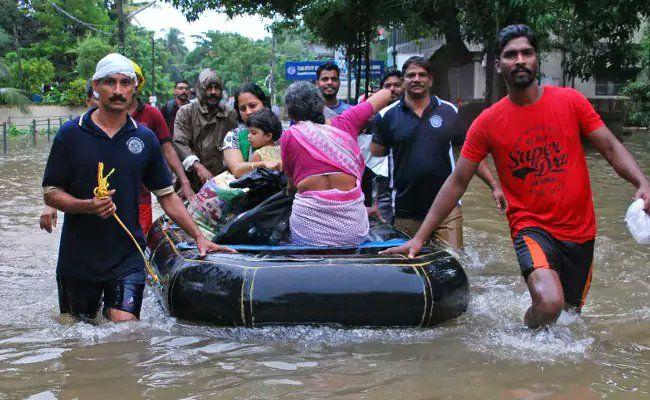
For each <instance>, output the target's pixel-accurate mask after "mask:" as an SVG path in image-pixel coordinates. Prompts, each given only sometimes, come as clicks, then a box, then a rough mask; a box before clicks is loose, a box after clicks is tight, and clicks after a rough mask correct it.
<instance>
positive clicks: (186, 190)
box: [161, 142, 196, 201]
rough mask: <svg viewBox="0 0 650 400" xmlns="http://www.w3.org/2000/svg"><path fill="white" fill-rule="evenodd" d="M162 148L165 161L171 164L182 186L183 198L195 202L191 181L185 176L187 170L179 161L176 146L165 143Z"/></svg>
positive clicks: (170, 166)
mask: <svg viewBox="0 0 650 400" xmlns="http://www.w3.org/2000/svg"><path fill="white" fill-rule="evenodd" d="M161 147H162V152H163V155H164V156H165V160H166V161H167V164H169V168H171V169H172V172H174V174H175V175H176V178H178V181H179V182H180V184H181V193H182V194H183V197H184V198H185V199H187V200H188V201H193V200H194V198H195V197H196V194H195V193H194V191H193V190H192V186H191V185H190V180H189V179H187V175H185V170H184V169H183V166H182V165H181V161H180V160H179V159H178V154H177V153H176V150H175V149H174V145H172V143H171V142H165V143H163V144H162V145H161Z"/></svg>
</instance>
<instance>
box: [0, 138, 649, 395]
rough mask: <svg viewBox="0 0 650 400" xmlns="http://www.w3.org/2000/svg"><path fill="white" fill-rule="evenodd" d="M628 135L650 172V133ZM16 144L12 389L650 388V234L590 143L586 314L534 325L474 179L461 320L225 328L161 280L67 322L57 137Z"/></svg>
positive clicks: (0, 372) (1, 301) (9, 195)
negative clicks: (103, 315) (591, 231)
mask: <svg viewBox="0 0 650 400" xmlns="http://www.w3.org/2000/svg"><path fill="white" fill-rule="evenodd" d="M625 144H626V146H627V147H628V148H629V149H630V150H631V151H632V153H633V154H634V155H635V157H637V159H639V160H640V163H641V166H642V168H643V169H644V171H645V172H646V173H650V136H649V135H648V134H636V135H633V136H631V137H629V138H626V143H625ZM12 146H13V147H12V149H11V150H10V154H9V156H0V204H2V207H1V208H0V228H1V229H0V311H1V315H2V323H1V324H0V399H5V398H30V397H31V398H33V399H54V398H58V399H67V398H75V397H78V398H82V399H83V398H99V399H101V398H111V399H115V398H143V397H144V398H156V399H178V398H192V399H202V398H236V399H268V398H277V399H280V398H281V399H304V398H323V399H329V398H341V399H359V398H364V399H393V398H408V399H476V398H479V397H480V398H484V399H492V398H495V399H531V398H532V399H598V398H609V399H639V398H650V394H649V392H650V382H649V379H650V378H648V376H649V370H650V352H649V349H650V322H649V320H648V318H649V317H650V307H649V306H648V300H649V296H648V289H649V281H648V276H649V274H648V272H649V271H650V269H649V267H650V247H647V246H646V247H643V246H641V245H638V244H636V243H635V242H634V241H633V239H632V238H631V236H630V235H629V233H628V232H627V228H626V227H625V223H624V221H623V218H624V214H625V210H626V209H627V206H628V205H629V203H630V199H631V196H632V195H633V193H634V190H633V188H632V187H631V186H630V185H628V184H626V183H624V182H623V181H622V180H621V179H619V178H618V177H617V176H616V175H615V173H614V172H613V170H612V169H611V168H610V167H609V166H608V164H607V163H606V161H604V160H603V159H602V158H601V157H600V156H597V155H596V154H594V153H593V152H590V153H589V155H588V161H589V165H590V171H591V178H592V184H593V190H594V199H595V205H596V214H597V218H598V226H599V236H598V239H597V241H596V254H595V263H594V265H595V273H594V281H593V284H592V288H591V292H590V295H589V297H588V300H587V305H586V307H585V309H584V313H583V315H582V316H581V317H576V316H571V315H563V316H562V317H561V320H560V323H559V324H558V326H555V327H553V328H552V329H550V330H549V331H542V332H531V331H529V330H526V329H524V328H523V326H522V322H521V320H522V314H523V312H524V311H525V309H526V308H527V307H528V306H529V305H530V299H529V297H528V294H527V292H526V288H525V285H524V283H523V281H522V280H521V278H520V277H519V273H518V267H517V265H516V261H515V254H514V251H513V249H512V245H511V243H510V239H509V234H508V229H507V224H506V222H505V219H504V218H502V217H500V216H498V214H497V213H496V210H495V209H494V207H493V205H492V201H491V199H490V196H489V193H488V191H487V190H486V189H485V187H484V186H483V184H482V183H480V182H479V181H478V180H475V181H474V182H472V185H471V187H470V192H469V194H468V195H466V196H465V198H464V205H463V206H464V213H465V242H466V245H467V253H468V256H467V257H466V258H465V260H464V262H465V265H466V269H467V272H468V274H469V277H470V284H471V291H472V298H471V301H470V306H469V309H468V311H467V313H465V314H464V315H463V316H461V317H460V318H458V319H457V320H456V321H453V322H451V323H448V324H446V325H443V326H440V327H437V328H434V329H428V330H421V329H393V330H371V329H356V330H343V329H334V328H312V327H292V328H259V329H257V328H256V329H238V328H230V329H224V328H215V327H203V326H196V325H191V324H188V323H184V322H179V321H176V320H175V319H173V318H170V317H168V316H166V315H164V314H163V311H162V309H161V307H160V306H159V305H158V304H157V302H156V299H155V297H154V296H153V295H152V293H151V292H150V291H147V296H146V299H145V302H144V306H143V311H142V315H143V319H142V320H141V321H140V322H137V323H129V324H122V325H115V324H108V323H107V324H103V325H100V326H91V325H86V324H78V323H73V322H70V321H66V320H62V319H61V318H60V317H59V315H58V307H57V295H56V284H55V265H56V254H57V242H58V236H59V234H60V227H58V228H57V229H56V232H55V233H53V234H51V235H50V234H47V233H44V232H42V231H39V229H38V216H39V214H40V211H41V209H42V200H41V191H40V179H41V176H42V172H43V168H44V164H45V158H46V153H47V148H46V147H45V145H41V147H40V148H39V149H38V150H35V149H33V148H30V145H29V142H28V141H27V140H24V139H17V140H15V141H14V142H13V143H12ZM60 222H62V221H60Z"/></svg>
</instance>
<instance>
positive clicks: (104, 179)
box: [93, 162, 160, 283]
mask: <svg viewBox="0 0 650 400" xmlns="http://www.w3.org/2000/svg"><path fill="white" fill-rule="evenodd" d="M113 172H115V168H113V169H111V172H109V173H108V175H106V176H104V163H103V162H100V163H99V164H97V187H96V188H95V189H94V190H93V193H94V194H95V197H96V198H98V199H105V198H107V197H108V196H109V193H110V191H109V190H108V186H109V183H108V177H109V176H111V175H112V174H113ZM113 217H115V220H116V221H117V223H118V224H120V226H121V227H122V229H124V232H126V233H127V235H129V237H130V238H131V241H133V244H135V247H136V248H137V249H138V251H139V252H140V255H141V256H142V259H143V260H144V266H145V268H146V269H147V272H148V273H149V275H151V278H152V279H153V281H154V282H156V283H158V282H160V280H159V279H158V275H157V274H156V272H155V271H154V270H153V268H151V264H150V263H149V260H147V257H146V256H145V255H144V251H142V248H141V247H140V244H138V241H137V240H135V237H133V234H131V232H129V228H127V227H126V225H124V222H122V220H121V219H120V217H118V216H117V212H115V213H113Z"/></svg>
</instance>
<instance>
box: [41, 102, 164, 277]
mask: <svg viewBox="0 0 650 400" xmlns="http://www.w3.org/2000/svg"><path fill="white" fill-rule="evenodd" d="M95 110H96V109H90V110H88V112H86V113H85V114H84V115H82V116H81V117H79V118H75V119H74V120H71V121H68V122H67V123H65V124H64V125H63V126H61V128H59V132H58V133H57V135H56V137H55V138H54V141H53V143H52V149H51V150H50V155H49V158H48V160H47V166H46V167H45V174H44V177H43V186H44V187H45V186H56V187H59V188H61V189H63V190H65V191H66V192H67V193H69V194H70V195H72V196H73V197H75V198H78V199H91V198H93V197H94V195H93V189H94V188H95V187H96V186H97V164H98V163H99V162H100V161H101V162H103V163H104V176H106V174H108V173H109V172H110V170H111V169H112V168H115V172H114V173H113V175H111V176H110V177H109V178H108V182H109V185H110V186H109V189H115V194H113V202H114V203H115V205H116V206H117V215H118V216H119V217H120V219H121V220H122V222H124V224H125V225H126V227H127V228H129V231H131V233H132V234H133V235H134V236H135V238H136V239H137V240H138V242H139V243H140V246H142V248H143V249H144V247H145V246H146V243H145V239H144V235H143V234H142V229H141V227H140V225H139V223H138V193H139V186H140V184H141V183H142V184H144V185H145V186H146V187H147V188H148V189H149V190H152V191H153V190H160V189H164V188H167V187H169V186H171V176H170V173H169V170H168V167H167V164H166V163H165V160H164V158H163V155H162V152H161V150H160V144H159V143H158V140H157V139H156V135H154V133H153V132H151V131H150V130H149V129H148V128H146V127H144V126H141V125H137V124H136V122H135V121H134V120H133V119H132V118H131V117H127V120H126V121H125V125H124V126H123V127H122V129H120V131H119V132H118V133H117V134H115V136H113V137H112V138H110V137H109V136H108V135H106V133H104V132H103V131H102V130H101V129H100V128H99V127H98V126H97V125H95V123H94V122H93V121H92V119H91V118H90V114H91V113H92V112H94V111H95ZM143 267H144V261H143V260H142V259H141V257H140V256H139V253H138V250H137V248H136V247H135V245H134V244H133V242H132V241H131V239H130V238H129V236H128V235H127V234H126V232H124V230H123V229H122V228H121V227H120V226H119V224H118V223H117V221H116V220H115V218H113V217H110V218H108V219H101V218H99V217H98V216H96V215H91V214H68V213H66V214H65V219H64V221H63V229H62V231H61V243H60V246H59V260H58V263H57V273H59V274H62V275H67V276H73V277H76V278H79V279H86V280H92V281H100V280H107V279H112V278H115V277H117V276H119V275H122V274H123V273H125V272H128V271H130V270H133V269H136V268H143Z"/></svg>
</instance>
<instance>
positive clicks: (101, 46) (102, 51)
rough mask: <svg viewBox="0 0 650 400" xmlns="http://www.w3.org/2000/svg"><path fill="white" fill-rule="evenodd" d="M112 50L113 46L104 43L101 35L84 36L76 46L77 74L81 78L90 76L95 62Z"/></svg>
mask: <svg viewBox="0 0 650 400" xmlns="http://www.w3.org/2000/svg"><path fill="white" fill-rule="evenodd" d="M113 51H114V48H113V46H111V45H110V44H108V43H106V42H105V41H104V40H103V39H102V38H101V37H97V36H90V35H89V36H86V37H85V38H84V39H83V40H81V42H79V44H78V45H77V47H76V53H77V62H76V64H77V68H76V71H77V73H78V74H79V76H80V77H81V78H83V79H89V78H90V77H92V76H93V73H94V72H95V66H96V65H97V62H98V61H99V60H101V59H102V58H103V57H104V56H105V55H107V54H109V53H111V52H113Z"/></svg>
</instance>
